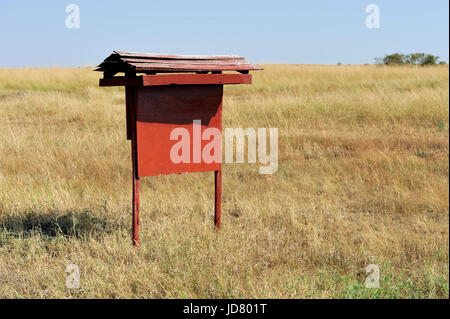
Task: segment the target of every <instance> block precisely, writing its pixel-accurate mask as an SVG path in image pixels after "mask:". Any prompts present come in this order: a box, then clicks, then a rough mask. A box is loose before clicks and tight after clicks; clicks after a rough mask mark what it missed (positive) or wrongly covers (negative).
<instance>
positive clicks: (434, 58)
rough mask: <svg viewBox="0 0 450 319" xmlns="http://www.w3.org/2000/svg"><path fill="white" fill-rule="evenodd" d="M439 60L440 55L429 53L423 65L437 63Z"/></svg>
mask: <svg viewBox="0 0 450 319" xmlns="http://www.w3.org/2000/svg"><path fill="white" fill-rule="evenodd" d="M438 60H439V57H438V56H435V55H431V54H427V55H425V57H424V58H423V61H422V64H421V65H435V64H437V62H438Z"/></svg>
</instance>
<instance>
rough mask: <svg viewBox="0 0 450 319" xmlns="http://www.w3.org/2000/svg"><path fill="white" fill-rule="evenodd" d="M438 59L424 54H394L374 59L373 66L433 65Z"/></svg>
mask: <svg viewBox="0 0 450 319" xmlns="http://www.w3.org/2000/svg"><path fill="white" fill-rule="evenodd" d="M438 60H439V57H438V56H434V55H431V54H425V53H411V54H406V55H405V54H401V53H394V54H388V55H385V56H384V58H382V59H381V58H375V64H386V65H404V64H411V65H435V64H437V63H438Z"/></svg>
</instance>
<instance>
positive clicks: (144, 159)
mask: <svg viewBox="0 0 450 319" xmlns="http://www.w3.org/2000/svg"><path fill="white" fill-rule="evenodd" d="M259 69H262V68H261V67H259V66H257V65H253V64H250V63H248V62H247V61H246V60H245V59H243V58H241V57H239V56H233V55H232V56H177V55H161V54H141V53H133V52H119V51H116V52H115V53H114V54H112V55H111V56H109V57H108V58H106V59H105V61H104V62H103V63H102V64H101V65H100V68H99V69H98V71H103V72H104V78H103V79H100V83H99V84H100V86H125V95H126V98H125V100H126V132H127V139H129V140H131V154H132V175H133V199H132V242H133V245H134V246H137V247H139V186H140V178H141V177H145V176H155V175H163V174H174V173H184V172H206V171H213V172H214V188H215V200H214V224H215V227H216V229H218V228H219V227H220V222H221V213H222V209H221V203H222V165H221V163H220V162H219V163H215V162H212V163H206V162H204V160H203V158H202V156H200V158H196V161H197V162H195V161H194V152H193V151H191V154H190V163H178V164H176V163H173V162H172V160H171V159H170V150H171V148H172V146H173V144H174V143H176V141H171V140H170V133H171V131H172V130H173V129H175V128H180V127H181V128H185V129H186V130H187V131H188V132H189V134H190V136H191V137H192V138H191V139H190V147H191V150H193V148H194V147H193V138H194V132H193V130H194V129H193V121H194V120H200V121H201V126H200V130H199V132H200V135H201V133H203V131H204V130H206V129H208V128H216V129H218V130H219V131H222V102H223V85H225V84H251V83H252V76H251V75H250V74H248V71H249V70H259ZM224 70H233V71H238V72H240V73H241V74H222V71H224ZM186 71H191V72H196V73H197V74H192V73H190V74H187V73H183V74H152V75H140V76H136V74H135V72H143V73H147V74H148V73H152V72H165V73H172V72H186ZM210 71H211V72H212V74H207V73H208V72H210ZM119 72H125V76H116V77H114V75H115V74H116V73H119ZM197 129H198V127H196V132H198V130H197ZM220 148H221V145H220ZM220 152H221V150H220Z"/></svg>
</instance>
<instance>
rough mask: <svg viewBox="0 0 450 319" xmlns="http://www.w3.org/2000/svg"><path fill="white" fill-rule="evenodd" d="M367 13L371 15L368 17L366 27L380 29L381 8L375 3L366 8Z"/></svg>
mask: <svg viewBox="0 0 450 319" xmlns="http://www.w3.org/2000/svg"><path fill="white" fill-rule="evenodd" d="M366 13H368V14H369V15H368V16H367V17H366V27H367V28H368V29H379V28H380V7H379V6H378V5H376V4H374V3H372V4H369V5H367V6H366Z"/></svg>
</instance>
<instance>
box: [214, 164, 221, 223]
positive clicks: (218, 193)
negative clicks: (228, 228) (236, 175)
mask: <svg viewBox="0 0 450 319" xmlns="http://www.w3.org/2000/svg"><path fill="white" fill-rule="evenodd" d="M214 182H215V206H214V224H215V225H216V229H219V227H220V219H221V215H222V167H220V170H218V171H215V172H214Z"/></svg>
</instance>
